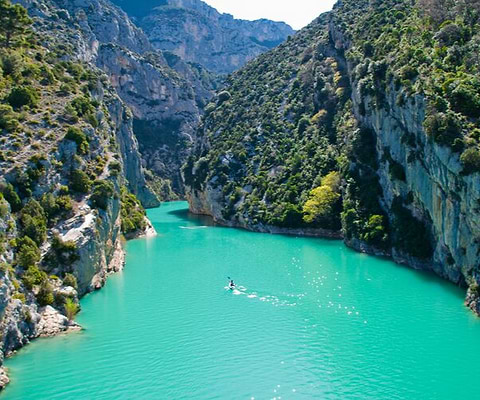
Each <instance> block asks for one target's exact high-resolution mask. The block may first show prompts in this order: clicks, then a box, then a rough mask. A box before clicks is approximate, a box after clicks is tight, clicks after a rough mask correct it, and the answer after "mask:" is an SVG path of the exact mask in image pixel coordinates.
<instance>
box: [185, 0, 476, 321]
mask: <svg viewBox="0 0 480 400" xmlns="http://www.w3.org/2000/svg"><path fill="white" fill-rule="evenodd" d="M415 7H417V6H416V5H414V4H407V3H402V4H399V3H398V2H395V1H384V2H372V1H360V2H353V1H347V0H344V1H341V2H338V4H337V5H336V6H335V8H334V10H333V11H332V12H331V13H328V14H325V15H323V16H321V17H320V18H319V19H318V20H317V21H315V22H314V23H313V24H312V25H311V26H309V27H307V28H305V29H304V30H302V31H301V32H299V33H298V34H297V35H295V36H294V37H293V38H292V39H291V40H290V41H288V42H287V43H286V44H284V45H281V46H279V47H278V48H277V49H275V50H274V51H272V52H270V53H268V54H267V55H264V56H261V57H260V58H258V59H257V60H255V61H253V62H252V63H251V65H247V67H245V68H244V69H242V70H240V71H239V72H237V73H235V74H234V75H233V76H232V78H231V80H230V81H229V84H228V85H227V87H226V88H225V89H226V91H225V92H224V93H222V94H219V95H218V96H217V98H216V99H215V103H212V105H211V106H209V107H208V114H207V116H206V118H205V119H204V120H203V122H202V125H201V129H200V133H199V138H200V140H199V141H198V143H197V145H196V148H195V151H194V155H193V156H192V157H191V158H190V159H189V161H188V163H187V166H186V169H185V180H186V182H187V198H188V200H189V203H190V209H191V211H192V212H194V213H198V214H206V215H211V216H212V217H213V218H214V219H215V220H217V221H218V222H220V223H224V224H226V225H231V226H242V227H245V228H248V229H252V230H259V231H275V229H273V228H272V227H271V226H272V225H273V226H275V227H277V228H280V230H285V229H286V230H287V231H288V230H289V231H290V232H292V233H297V234H303V233H307V232H308V229H305V228H308V227H311V228H315V229H321V228H322V227H326V225H327V224H329V223H330V224H331V223H332V221H333V222H334V224H333V225H335V223H339V224H340V225H339V227H340V228H341V233H340V232H338V233H340V234H341V235H342V236H343V237H344V238H345V241H346V243H347V244H348V245H349V246H351V247H353V248H355V249H357V250H359V251H363V252H369V253H374V254H379V255H385V256H390V257H392V258H393V259H394V260H395V261H396V262H398V263H402V264H406V265H410V266H412V267H414V268H419V269H428V270H432V271H434V272H435V273H436V274H438V275H440V276H441V277H443V278H445V279H448V280H449V281H451V282H454V283H455V284H458V285H461V286H464V287H465V286H469V289H468V295H467V299H466V305H467V306H469V307H470V308H471V309H472V310H474V311H475V312H476V313H479V310H480V306H479V304H480V300H479V298H480V290H479V289H478V287H479V282H480V271H479V265H480V258H479V254H480V241H479V240H478V238H479V237H480V223H479V221H480V215H479V214H480V208H479V206H478V200H479V199H480V179H479V165H478V164H475V163H474V162H472V159H474V158H475V157H477V158H478V157H479V156H478V149H479V145H478V138H477V136H476V134H473V132H477V131H478V128H479V118H478V116H479V115H480V107H479V106H471V107H470V105H471V104H480V97H479V96H478V91H477V94H476V95H475V96H473V95H472V96H473V97H472V98H470V100H466V99H465V98H463V97H458V96H457V97H455V95H453V94H452V91H454V90H455V89H454V87H457V86H458V85H460V86H461V85H465V86H466V87H468V85H470V84H471V83H470V82H473V81H475V78H474V74H475V73H476V72H475V71H476V68H477V67H476V66H474V65H476V64H468V61H465V62H466V63H467V64H465V65H464V66H462V67H461V68H467V69H469V73H470V75H469V76H468V77H467V78H464V80H463V81H462V79H459V78H457V79H458V81H455V85H454V86H452V87H451V88H449V87H447V85H446V84H445V86H443V89H442V88H441V87H440V84H439V82H443V81H442V79H446V77H447V76H448V73H446V72H445V71H444V70H443V69H441V68H438V69H435V68H432V65H435V66H437V67H438V66H439V65H440V66H442V67H443V68H447V67H446V65H449V63H450V62H451V61H450V59H449V58H442V57H439V56H438V53H436V52H438V49H439V48H440V47H441V46H445V43H447V42H445V40H446V39H445V36H446V35H447V33H446V32H447V30H445V29H444V28H442V25H438V26H435V25H433V26H432V25H428V24H427V25H426V28H425V32H428V34H429V35H431V36H432V37H433V39H432V41H430V42H429V41H427V40H425V41H422V40H423V39H422V40H418V38H417V40H415V39H414V37H415V35H416V34H419V33H418V32H417V33H411V36H408V35H405V36H402V34H400V33H398V32H396V31H389V25H385V26H384V25H382V24H381V23H378V21H381V20H382V18H386V16H387V15H389V13H390V12H392V13H394V14H395V15H396V17H397V18H399V19H400V20H402V26H409V28H408V29H411V32H415V29H418V27H419V26H422V24H424V23H426V22H425V21H427V18H426V17H424V13H425V12H428V9H427V10H426V11H425V10H419V9H416V8H415ZM392 10H395V11H392ZM452 12H453V13H454V14H453V15H450V16H449V17H450V18H452V20H453V19H455V18H458V20H462V18H465V19H464V20H463V21H464V22H463V23H464V24H465V25H467V24H469V23H473V25H475V23H477V25H475V26H478V19H477V20H476V21H477V22H475V20H473V22H471V20H469V19H468V15H469V13H468V10H467V11H465V13H464V11H462V9H461V8H457V9H455V10H454V11H452ZM464 16H465V17H464ZM422 18H425V19H422ZM445 18H447V17H445ZM446 24H448V23H446ZM415 27H417V28H415ZM408 29H407V30H408ZM437 31H438V32H437ZM450 31H451V32H454V31H455V30H454V29H453V28H452V29H450V30H448V32H450ZM405 32H406V31H405ZM422 32H423V31H422ZM425 32H424V33H425ZM397 33H398V34H399V36H398V37H400V38H401V40H406V41H407V42H408V43H409V44H408V45H407V44H403V42H402V44H399V43H400V42H398V43H397V42H395V40H396V39H393V38H394V37H395V35H396V34H397ZM381 34H383V36H382V37H380V36H381ZM388 35H391V36H388ZM425 35H426V33H425ZM379 37H380V39H379V40H378V41H376V40H377V39H378V38H379ZM426 37H427V36H424V38H426ZM387 38H388V39H387ZM395 38H397V37H395ZM442 38H444V39H442ZM447 39H448V38H447ZM478 39H479V37H478V34H476V36H475V34H473V35H472V36H471V37H469V39H467V40H466V41H465V42H462V43H460V42H456V44H454V43H455V40H456V39H455V38H453V39H452V38H450V39H448V40H450V41H449V42H448V45H447V46H450V50H448V51H449V52H451V51H453V48H457V47H455V46H463V47H461V48H462V51H463V52H464V53H462V54H465V55H466V58H465V60H468V59H469V58H468V55H469V52H470V56H471V57H475V55H474V54H476V53H475V51H474V50H473V47H472V46H474V43H478ZM448 40H447V41H448ZM469 41H470V42H469ZM393 42H395V43H396V44H395V45H392V43H393ZM375 46H376V47H375ZM391 46H393V47H391ZM409 46H410V47H409ZM458 48H460V47H458ZM395 49H396V50H395ZM411 49H415V50H417V51H418V53H417V54H423V55H425V58H421V57H420V58H416V57H415V56H414V55H411V54H410V55H409V53H408V51H409V50H411ZM412 51H413V50H412ZM456 62H457V63H459V64H461V62H463V61H459V60H457V61H456ZM467 65H468V66H467ZM259 71H260V72H259ZM266 77H268V78H266ZM472 93H473V92H472ZM432 121H433V122H432ZM439 121H440V122H439ZM442 121H443V122H442ZM445 121H446V122H445ZM442 123H443V124H446V126H447V127H446V128H442ZM462 152H463V154H462ZM331 171H334V172H335V171H336V173H337V174H339V175H340V176H341V181H340V183H339V187H340V189H338V188H337V186H335V185H334V189H332V187H327V186H326V184H325V183H323V182H324V180H323V178H325V177H326V176H327V174H328V173H329V172H331ZM312 189H319V192H317V193H320V195H322V194H325V193H334V190H338V192H337V194H335V193H334V194H333V195H332V196H333V199H336V198H339V199H341V203H342V204H340V205H339V204H338V203H336V202H334V201H331V203H329V208H328V209H327V208H326V207H324V208H323V209H322V212H323V214H321V213H319V214H317V216H316V217H315V218H316V219H315V220H314V221H313V222H312V221H311V220H308V219H306V218H305V216H306V215H307V214H306V213H307V212H308V207H312V202H314V200H315V198H314V196H315V195H314V194H312V193H314V191H313V190H312ZM328 190H330V192H328ZM335 196H337V197H335ZM331 198H332V197H331ZM327 200H328V199H327V198H326V197H325V195H324V197H323V198H321V201H323V203H321V204H320V206H322V205H324V204H326V202H327ZM315 201H316V200H315ZM328 201H330V200H328ZM309 202H310V203H309ZM313 204H314V203H313ZM320 206H319V207H320ZM337 206H339V207H338V208H337V209H336V207H337ZM325 209H326V211H325ZM335 210H336V211H335ZM325 215H327V216H328V219H326V218H325ZM302 226H303V228H302ZM317 232H318V233H319V234H322V233H323V234H324V233H325V232H322V231H321V230H318V231H317Z"/></svg>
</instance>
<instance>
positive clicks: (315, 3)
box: [204, 0, 336, 29]
mask: <svg viewBox="0 0 480 400" xmlns="http://www.w3.org/2000/svg"><path fill="white" fill-rule="evenodd" d="M204 1H205V2H206V3H208V4H210V5H211V6H212V7H215V8H216V9H217V10H218V11H220V12H222V13H228V14H232V15H233V16H234V17H235V18H241V19H249V20H254V19H260V18H267V19H271V20H273V21H284V22H286V23H287V24H289V25H291V26H292V27H293V28H294V29H300V28H303V27H304V26H305V25H308V24H309V23H310V22H311V21H313V20H314V19H315V18H317V17H318V16H319V15H320V14H321V13H322V12H324V11H329V10H331V9H332V7H333V4H334V3H335V2H336V0H204Z"/></svg>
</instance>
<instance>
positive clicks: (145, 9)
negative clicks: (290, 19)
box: [114, 0, 294, 74]
mask: <svg viewBox="0 0 480 400" xmlns="http://www.w3.org/2000/svg"><path fill="white" fill-rule="evenodd" d="M114 2H115V3H116V4H118V5H119V6H120V7H122V8H124V9H125V10H126V11H127V13H129V14H130V15H131V16H132V17H134V18H135V21H136V22H137V24H138V25H139V26H140V27H141V28H142V29H143V30H144V32H145V33H146V35H147V36H148V38H149V39H150V41H151V43H152V45H153V46H154V47H155V48H157V49H160V50H166V51H170V52H172V53H174V54H176V55H177V56H179V57H181V58H182V59H184V60H186V61H191V62H195V63H199V64H201V65H203V66H204V67H206V68H207V69H209V70H210V71H212V72H215V73H218V74H227V73H231V72H233V71H235V70H237V69H239V68H240V67H242V66H243V65H245V64H246V63H247V62H248V61H249V60H251V59H253V58H254V57H256V56H258V55H260V54H261V53H264V52H265V51H267V50H269V49H271V48H273V47H275V46H276V45H278V44H280V43H281V42H283V41H284V40H285V39H286V38H287V37H288V36H289V35H292V34H293V33H294V31H293V29H292V28H291V27H290V26H288V25H287V24H285V23H283V22H273V21H269V20H266V19H261V20H257V21H246V20H239V19H235V18H233V17H232V16H231V15H229V14H220V13H219V12H218V11H217V10H215V9H214V8H212V7H210V6H209V5H207V4H206V3H204V2H203V1H200V0H164V1H163V0H162V1H157V2H155V1H154V2H141V4H139V3H138V2H133V1H131V0H116V1H114Z"/></svg>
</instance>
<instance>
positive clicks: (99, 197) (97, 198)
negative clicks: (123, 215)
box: [91, 180, 115, 210]
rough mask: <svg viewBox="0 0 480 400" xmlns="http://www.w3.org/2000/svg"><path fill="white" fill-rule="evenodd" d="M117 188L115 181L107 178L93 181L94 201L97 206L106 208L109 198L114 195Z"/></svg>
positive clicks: (92, 198)
mask: <svg viewBox="0 0 480 400" xmlns="http://www.w3.org/2000/svg"><path fill="white" fill-rule="evenodd" d="M114 193H115V189H114V187H113V183H112V182H109V181H105V180H98V181H95V182H94V183H93V193H92V197H91V200H92V203H93V205H94V206H95V207H98V208H101V209H102V210H106V209H107V207H108V200H109V199H111V198H112V197H113V194H114Z"/></svg>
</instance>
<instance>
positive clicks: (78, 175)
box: [70, 169, 92, 194]
mask: <svg viewBox="0 0 480 400" xmlns="http://www.w3.org/2000/svg"><path fill="white" fill-rule="evenodd" d="M91 186H92V181H91V180H90V178H89V177H88V175H87V174H86V173H85V172H84V171H82V170H81V169H75V170H73V171H72V173H71V175H70V188H71V189H72V190H73V191H74V192H78V193H83V194H86V193H88V192H89V191H90V187H91Z"/></svg>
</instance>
